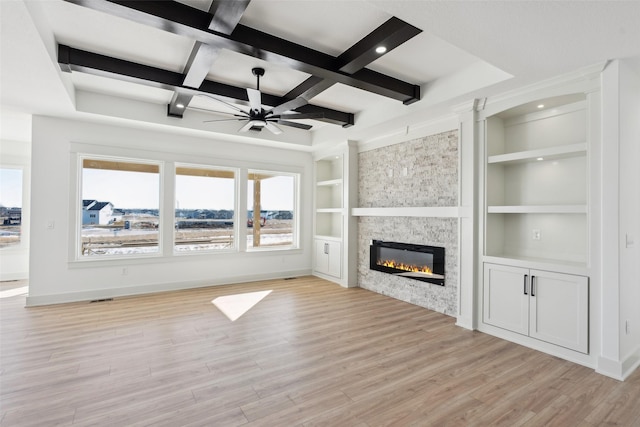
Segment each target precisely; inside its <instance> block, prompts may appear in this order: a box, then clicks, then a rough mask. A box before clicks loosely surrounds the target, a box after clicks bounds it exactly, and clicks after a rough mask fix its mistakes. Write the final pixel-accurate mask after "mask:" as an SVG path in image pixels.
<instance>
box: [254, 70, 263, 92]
mask: <svg viewBox="0 0 640 427" xmlns="http://www.w3.org/2000/svg"><path fill="white" fill-rule="evenodd" d="M251 73H252V74H253V75H254V76H256V80H257V83H256V90H260V77H262V76H264V68H260V67H255V68H252V69H251Z"/></svg>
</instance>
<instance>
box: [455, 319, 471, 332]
mask: <svg viewBox="0 0 640 427" xmlns="http://www.w3.org/2000/svg"><path fill="white" fill-rule="evenodd" d="M456 326H460V327H461V328H465V329H468V330H470V331H474V330H475V329H476V328H474V326H473V321H472V319H471V318H469V317H465V316H458V317H456Z"/></svg>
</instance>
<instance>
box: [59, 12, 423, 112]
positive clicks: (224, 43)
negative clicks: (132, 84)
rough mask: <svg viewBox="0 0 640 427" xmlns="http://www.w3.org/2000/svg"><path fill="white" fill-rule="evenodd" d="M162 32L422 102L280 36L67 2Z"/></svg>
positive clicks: (391, 82)
mask: <svg viewBox="0 0 640 427" xmlns="http://www.w3.org/2000/svg"><path fill="white" fill-rule="evenodd" d="M65 1H68V2H70V3H75V4H78V5H81V6H85V7H88V8H91V9H95V10H99V11H102V12H105V13H109V14H111V15H114V16H119V17H122V18H125V19H129V20H133V21H135V22H138V23H141V24H145V25H149V26H152V27H155V28H157V29H160V30H163V31H169V32H171V33H174V34H178V35H182V36H185V37H190V38H193V39H195V40H198V41H201V42H203V43H206V44H209V45H215V46H218V47H219V48H224V49H229V50H232V51H235V52H239V53H243V54H246V55H251V56H253V57H256V58H260V59H264V60H266V61H268V62H274V63H280V64H284V65H287V66H288V67H290V68H293V69H296V70H299V71H303V72H306V73H309V74H311V75H314V76H318V77H321V78H323V79H328V80H331V81H335V82H338V83H342V84H345V85H348V86H353V87H357V88H359V89H362V90H365V91H369V92H372V93H376V94H378V95H382V96H386V97H389V98H392V99H397V100H399V101H402V102H404V103H405V104H407V103H411V102H415V101H417V100H419V99H420V87H419V86H417V85H412V84H410V83H407V82H404V81H401V80H399V79H396V78H393V77H390V76H387V75H384V74H382V73H378V72H375V71H373V70H368V69H363V70H360V71H358V72H357V73H355V74H347V73H344V72H341V71H339V69H336V64H337V58H335V57H333V56H331V55H327V54H325V53H322V52H319V51H316V50H313V49H310V48H307V47H305V46H301V45H298V44H295V43H292V42H289V41H287V40H284V39H281V38H279V37H275V36H272V35H270V34H267V33H264V32H261V31H258V30H255V29H252V28H249V27H246V26H243V25H242V24H238V25H237V26H236V28H235V30H234V31H233V32H232V33H231V34H230V35H226V34H223V33H219V32H213V31H211V30H210V29H209V24H210V23H211V19H210V17H211V15H210V14H209V13H207V12H204V11H201V10H198V9H195V8H192V7H189V6H186V5H184V4H182V3H178V2H169V1H151V0H148V1H140V0H65Z"/></svg>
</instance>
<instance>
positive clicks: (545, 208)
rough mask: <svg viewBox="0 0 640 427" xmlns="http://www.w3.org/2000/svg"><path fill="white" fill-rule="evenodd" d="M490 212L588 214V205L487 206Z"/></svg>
mask: <svg viewBox="0 0 640 427" xmlns="http://www.w3.org/2000/svg"><path fill="white" fill-rule="evenodd" d="M487 212H488V213H507V214H508V213H513V214H526V213H533V214H536V213H537V214H586V213H587V205H539V206H536V205H528V206H524V205H516V206H487Z"/></svg>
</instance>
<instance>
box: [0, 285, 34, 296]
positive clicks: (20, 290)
mask: <svg viewBox="0 0 640 427" xmlns="http://www.w3.org/2000/svg"><path fill="white" fill-rule="evenodd" d="M28 293H29V287H28V286H22V287H20V288H14V289H7V290H6V291H0V298H10V297H15V296H18V295H26V294H28Z"/></svg>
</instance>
